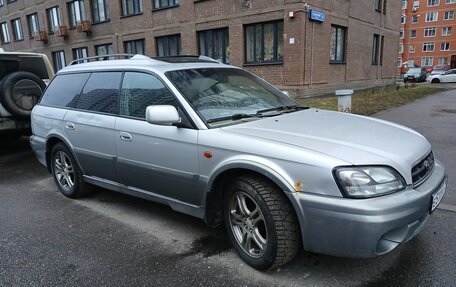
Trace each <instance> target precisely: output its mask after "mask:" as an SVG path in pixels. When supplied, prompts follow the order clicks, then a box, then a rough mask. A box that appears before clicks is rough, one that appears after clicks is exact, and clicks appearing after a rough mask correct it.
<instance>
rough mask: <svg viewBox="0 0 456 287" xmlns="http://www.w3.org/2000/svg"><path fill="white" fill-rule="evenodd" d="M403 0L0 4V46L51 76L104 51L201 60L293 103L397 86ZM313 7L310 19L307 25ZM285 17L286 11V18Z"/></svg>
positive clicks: (39, 0)
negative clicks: (38, 56)
mask: <svg viewBox="0 0 456 287" xmlns="http://www.w3.org/2000/svg"><path fill="white" fill-rule="evenodd" d="M400 5H401V3H400V1H387V0H309V1H302V0H301V1H299V0H180V1H179V0H116V1H112V0H111V1H110V0H90V1H89V0H76V1H68V0H50V1H44V0H14V1H12V0H9V1H8V0H0V32H1V42H2V43H1V47H2V48H3V49H4V50H5V51H32V52H42V53H46V54H47V55H48V56H49V57H50V59H52V62H53V64H54V67H55V68H56V69H59V68H61V67H62V66H64V65H66V64H68V63H69V62H70V61H72V60H73V59H78V58H81V57H86V56H95V55H104V54H106V53H124V52H126V53H145V54H147V55H151V56H156V55H176V54H181V55H184V54H205V55H208V56H211V57H214V58H217V59H220V60H223V61H225V62H229V63H231V64H233V65H236V66H241V67H245V68H246V69H247V70H250V71H252V72H254V73H256V74H258V75H260V76H261V77H263V78H265V79H266V80H268V81H270V82H271V83H273V84H275V85H278V86H280V87H282V88H284V89H287V90H289V91H290V92H291V94H294V95H296V96H309V95H317V94H325V93H333V92H334V90H335V89H339V88H355V89H360V88H367V87H372V86H379V85H385V84H390V83H393V82H394V78H395V73H396V71H395V67H396V60H397V58H396V56H395V55H396V54H397V42H398V40H399V26H400V25H399V22H400V8H401V7H400ZM310 10H314V11H315V10H316V11H317V12H323V13H324V16H325V17H324V19H322V17H321V16H322V14H321V13H316V14H315V16H316V19H315V21H312V20H310V19H309V13H310ZM290 12H293V13H291V14H290Z"/></svg>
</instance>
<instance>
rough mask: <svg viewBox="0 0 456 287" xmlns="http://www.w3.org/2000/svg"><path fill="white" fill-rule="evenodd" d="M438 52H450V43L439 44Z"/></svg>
mask: <svg viewBox="0 0 456 287" xmlns="http://www.w3.org/2000/svg"><path fill="white" fill-rule="evenodd" d="M442 48H443V49H442ZM440 51H450V43H449V42H445V43H440Z"/></svg>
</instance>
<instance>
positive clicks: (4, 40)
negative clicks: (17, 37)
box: [0, 22, 11, 44]
mask: <svg viewBox="0 0 456 287" xmlns="http://www.w3.org/2000/svg"><path fill="white" fill-rule="evenodd" d="M0 25H1V29H2V44H6V43H10V42H11V38H10V35H9V30H8V23H6V22H3V23H1V24H0Z"/></svg>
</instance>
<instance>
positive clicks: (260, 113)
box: [256, 105, 308, 116]
mask: <svg viewBox="0 0 456 287" xmlns="http://www.w3.org/2000/svg"><path fill="white" fill-rule="evenodd" d="M305 109H308V107H300V106H298V105H288V106H287V105H284V106H278V107H274V108H269V109H264V110H259V111H257V112H256V115H257V116H265V115H264V114H265V113H269V112H285V111H291V110H293V111H300V110H305ZM273 115H275V114H273Z"/></svg>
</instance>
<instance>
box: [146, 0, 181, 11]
mask: <svg viewBox="0 0 456 287" xmlns="http://www.w3.org/2000/svg"><path fill="white" fill-rule="evenodd" d="M153 1H154V9H162V8H168V7H174V6H177V5H179V2H180V1H179V0H153Z"/></svg>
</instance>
